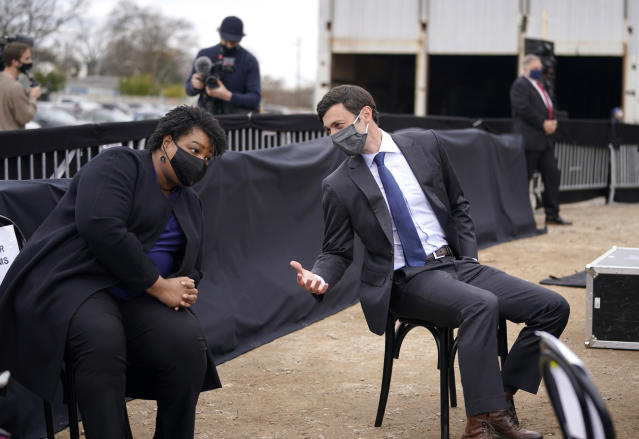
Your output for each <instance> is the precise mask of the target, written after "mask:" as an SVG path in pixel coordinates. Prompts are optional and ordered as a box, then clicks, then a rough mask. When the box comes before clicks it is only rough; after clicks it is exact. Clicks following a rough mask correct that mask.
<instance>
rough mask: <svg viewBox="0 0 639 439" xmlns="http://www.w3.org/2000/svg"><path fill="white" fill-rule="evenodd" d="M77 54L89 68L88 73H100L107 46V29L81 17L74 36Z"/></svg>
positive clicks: (90, 74)
mask: <svg viewBox="0 0 639 439" xmlns="http://www.w3.org/2000/svg"><path fill="white" fill-rule="evenodd" d="M74 42H75V44H74V48H75V55H76V57H77V58H78V59H79V61H80V62H81V63H82V64H84V66H85V67H86V69H87V75H89V76H92V75H96V74H97V73H98V67H99V64H100V58H101V57H102V54H103V53H104V50H105V48H106V37H105V30H104V29H103V28H100V27H98V26H96V25H95V24H94V23H93V22H91V21H89V20H87V19H84V18H81V19H80V20H79V22H78V30H77V31H76V33H75V38H74Z"/></svg>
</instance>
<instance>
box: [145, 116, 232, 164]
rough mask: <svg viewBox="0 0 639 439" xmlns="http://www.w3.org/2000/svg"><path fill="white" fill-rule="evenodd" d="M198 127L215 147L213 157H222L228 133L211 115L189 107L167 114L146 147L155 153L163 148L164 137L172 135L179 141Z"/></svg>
mask: <svg viewBox="0 0 639 439" xmlns="http://www.w3.org/2000/svg"><path fill="white" fill-rule="evenodd" d="M196 127H197V128H200V129H201V130H202V131H204V133H205V134H206V135H207V136H209V140H210V141H211V144H212V145H211V146H212V147H213V157H219V156H221V155H222V153H224V151H225V150H226V133H224V130H223V129H222V127H221V126H220V123H219V122H218V121H217V119H215V118H214V117H213V116H212V115H211V113H208V112H207V111H205V110H203V109H202V108H199V107H191V106H189V105H180V106H178V107H175V108H174V109H172V110H171V111H169V112H168V113H166V114H165V115H164V117H163V118H162V119H160V121H159V122H158V125H157V126H156V127H155V131H153V134H151V136H150V137H149V140H148V142H147V144H146V147H147V149H150V150H151V151H155V150H156V149H158V148H159V147H160V146H162V141H163V140H164V136H166V135H170V136H171V137H172V138H173V139H174V140H178V139H179V138H180V137H182V136H183V135H185V134H188V133H190V132H191V131H193V128H196Z"/></svg>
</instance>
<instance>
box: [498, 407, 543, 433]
mask: <svg viewBox="0 0 639 439" xmlns="http://www.w3.org/2000/svg"><path fill="white" fill-rule="evenodd" d="M512 413H514V406H513V410H512ZM487 418H488V422H490V425H492V426H493V428H494V429H495V431H496V432H497V433H498V434H500V435H501V436H503V437H505V438H507V439H542V438H543V436H542V435H541V434H539V433H537V432H535V431H530V430H524V429H523V428H521V427H520V426H519V421H517V414H516V413H515V416H514V419H513V418H512V417H511V415H510V413H509V410H508V408H506V409H503V410H496V411H494V412H490V413H488V416H487Z"/></svg>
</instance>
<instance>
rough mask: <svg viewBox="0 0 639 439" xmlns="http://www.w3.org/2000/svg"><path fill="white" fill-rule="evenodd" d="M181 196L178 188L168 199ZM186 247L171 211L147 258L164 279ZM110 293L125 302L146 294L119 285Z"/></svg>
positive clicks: (111, 289) (180, 229)
mask: <svg viewBox="0 0 639 439" xmlns="http://www.w3.org/2000/svg"><path fill="white" fill-rule="evenodd" d="M179 195H180V188H179V187H176V188H174V189H173V190H172V191H171V193H170V194H169V197H168V199H169V200H172V199H175V198H177V197H178V196H179ZM185 245H186V236H184V232H183V231H182V227H180V223H179V222H178V220H177V218H176V216H175V213H173V211H171V214H170V215H169V220H168V221H167V223H166V226H165V227H164V230H163V231H162V234H161V235H160V237H159V238H158V240H157V241H156V242H155V244H153V247H151V249H150V250H149V252H148V253H147V256H148V257H149V258H151V259H152V260H153V262H155V265H157V267H158V271H159V272H160V275H161V276H162V277H167V276H168V275H170V274H171V273H172V272H173V271H174V270H173V263H174V261H175V255H178V254H181V253H183V252H184V246H185ZM109 292H110V293H111V294H113V295H114V296H116V297H118V298H120V299H124V300H131V299H135V298H136V297H140V296H142V295H143V294H145V292H144V291H130V290H127V289H126V288H124V287H122V286H120V285H119V284H118V285H115V286H113V287H111V288H109Z"/></svg>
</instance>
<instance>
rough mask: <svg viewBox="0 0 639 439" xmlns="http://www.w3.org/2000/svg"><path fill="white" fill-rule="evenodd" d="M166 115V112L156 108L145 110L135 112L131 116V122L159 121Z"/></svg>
mask: <svg viewBox="0 0 639 439" xmlns="http://www.w3.org/2000/svg"><path fill="white" fill-rule="evenodd" d="M165 114H166V111H164V110H160V109H157V108H145V109H143V110H139V111H136V112H135V114H134V115H133V120H152V119H160V118H161V117H162V116H164V115H165Z"/></svg>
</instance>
